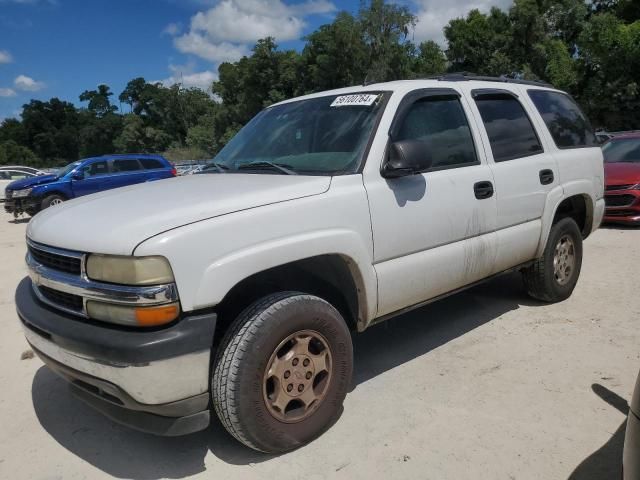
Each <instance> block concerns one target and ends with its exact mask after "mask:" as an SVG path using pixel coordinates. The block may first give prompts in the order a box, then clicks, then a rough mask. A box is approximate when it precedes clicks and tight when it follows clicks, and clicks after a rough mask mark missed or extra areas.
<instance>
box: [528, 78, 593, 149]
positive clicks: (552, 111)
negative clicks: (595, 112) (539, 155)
mask: <svg viewBox="0 0 640 480" xmlns="http://www.w3.org/2000/svg"><path fill="white" fill-rule="evenodd" d="M529 97H531V100H532V101H533V103H534V105H535V106H536V108H537V109H538V111H539V112H540V115H542V119H543V120H544V123H545V124H546V125H547V128H548V129H549V132H550V133H551V136H552V137H553V141H554V142H555V143H556V146H557V147H558V148H580V147H595V146H597V142H598V141H597V138H596V136H595V134H594V133H593V129H592V128H591V124H590V123H589V120H587V118H586V117H585V116H584V114H583V113H582V111H581V110H580V107H578V105H576V103H575V102H574V101H573V99H572V98H571V97H570V96H569V95H565V94H564V93H559V92H549V91H546V90H529Z"/></svg>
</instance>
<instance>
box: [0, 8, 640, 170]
mask: <svg viewBox="0 0 640 480" xmlns="http://www.w3.org/2000/svg"><path fill="white" fill-rule="evenodd" d="M407 3H408V2H398V4H395V3H392V2H391V1H389V0H367V1H365V0H363V1H362V3H361V6H360V9H359V10H358V12H357V13H356V14H351V13H348V12H340V13H338V14H337V15H336V16H335V18H334V19H333V21H332V22H330V23H328V24H326V25H322V26H320V27H319V28H318V29H317V30H316V31H314V32H312V33H310V34H309V35H308V36H307V37H306V38H305V42H306V43H305V45H304V47H303V49H302V51H301V52H299V53H298V52H296V51H293V50H281V49H279V48H278V46H277V45H276V43H275V40H274V39H273V38H265V39H262V40H259V41H258V42H257V43H256V45H255V46H254V47H253V50H252V53H251V55H249V56H246V57H243V58H241V59H240V60H238V61H237V62H233V63H223V64H221V65H220V66H219V68H218V74H219V75H218V81H216V82H214V83H213V84H212V85H211V89H210V92H205V91H202V90H199V89H194V88H184V87H182V86H181V85H172V86H168V87H167V86H163V85H162V84H160V83H149V82H147V81H146V80H145V79H144V78H143V77H137V78H134V79H132V80H131V81H129V83H127V85H126V87H125V88H124V90H123V91H122V92H121V93H120V95H119V96H118V99H119V101H120V102H121V104H124V105H125V108H124V110H125V112H118V108H117V107H116V106H115V105H113V104H112V98H113V95H114V94H113V92H111V89H110V87H109V86H108V85H99V86H98V87H97V89H96V90H85V91H84V92H82V94H81V95H80V97H79V98H80V101H81V102H86V107H85V108H80V109H78V108H76V107H75V106H74V105H73V104H71V103H69V102H65V101H61V100H59V99H57V98H52V99H50V100H48V101H39V100H31V101H30V102H29V103H28V104H26V105H24V106H23V111H22V120H21V121H20V120H16V119H5V120H4V121H3V122H2V123H1V124H0V164H3V163H25V164H31V165H34V164H38V165H45V166H46V165H53V164H60V163H65V162H68V161H70V160H75V159H77V158H79V157H86V156H97V155H102V154H106V153H112V152H165V153H166V154H167V155H168V156H169V157H170V158H171V159H174V160H187V159H199V158H210V157H211V156H213V155H215V154H216V153H217V152H218V151H219V150H220V149H221V148H222V147H223V146H224V145H225V144H226V143H227V142H228V141H229V140H230V139H231V138H232V137H233V135H235V133H236V132H237V131H238V130H239V129H240V128H241V127H242V125H244V124H245V123H246V122H247V121H248V120H249V119H250V118H251V117H253V116H254V115H255V114H256V113H258V112H259V111H260V110H262V109H263V108H265V107H267V106H269V105H272V104H273V103H276V102H279V101H281V100H284V99H287V98H291V97H294V96H298V95H303V94H307V93H312V92H318V91H324V90H329V89H334V88H340V87H345V86H350V85H360V84H363V83H372V82H374V81H387V80H394V79H403V78H420V77H427V76H433V75H439V74H442V73H445V72H447V71H448V72H459V71H468V72H473V73H477V74H481V75H493V76H500V75H507V76H513V77H517V78H525V79H541V80H545V81H548V82H550V83H552V84H553V85H555V86H556V87H558V88H560V89H563V90H566V91H568V92H570V93H571V94H572V95H573V96H574V97H575V98H576V99H577V100H578V102H579V103H580V105H581V106H582V108H583V109H584V110H585V111H586V113H587V114H588V115H589V117H590V118H591V119H592V121H593V123H594V124H595V125H596V126H598V127H603V128H608V129H616V130H618V129H635V128H640V80H638V79H639V78H640V2H638V0H514V3H513V4H512V6H511V7H510V8H509V9H508V10H506V11H503V10H500V9H498V8H492V9H491V10H490V11H489V12H487V13H483V12H480V11H479V10H471V11H469V12H468V13H467V15H465V16H463V17H461V18H455V19H452V20H451V21H450V22H449V23H448V24H447V25H445V26H444V34H445V38H446V40H447V44H446V47H444V46H441V45H438V44H437V43H435V42H433V41H425V42H422V43H420V44H419V45H416V44H414V43H413V42H412V41H411V40H410V39H411V33H412V31H413V28H414V27H415V25H416V21H417V20H416V18H415V16H414V15H413V14H412V13H411V12H410V11H409V10H408V8H407V7H406V6H404V5H406V4H407ZM443 48H444V50H443ZM210 93H213V97H212V96H211V95H210ZM189 157H191V158H189Z"/></svg>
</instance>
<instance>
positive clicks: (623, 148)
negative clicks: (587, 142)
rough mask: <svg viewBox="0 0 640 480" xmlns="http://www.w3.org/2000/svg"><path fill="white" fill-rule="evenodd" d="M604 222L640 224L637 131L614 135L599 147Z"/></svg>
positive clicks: (639, 136)
mask: <svg viewBox="0 0 640 480" xmlns="http://www.w3.org/2000/svg"><path fill="white" fill-rule="evenodd" d="M602 153H603V154H604V162H605V163H604V171H605V182H606V186H605V189H606V195H605V202H606V210H605V217H604V220H605V221H606V222H616V223H626V224H635V225H638V224H640V133H633V134H626V135H621V136H619V137H614V138H612V139H611V140H609V141H608V142H607V143H606V144H605V145H604V146H603V147H602Z"/></svg>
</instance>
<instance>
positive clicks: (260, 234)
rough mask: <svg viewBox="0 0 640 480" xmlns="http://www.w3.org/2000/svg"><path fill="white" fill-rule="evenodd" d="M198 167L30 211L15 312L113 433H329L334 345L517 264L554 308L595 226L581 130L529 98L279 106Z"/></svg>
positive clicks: (501, 88) (341, 356)
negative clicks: (215, 429) (114, 425)
mask: <svg viewBox="0 0 640 480" xmlns="http://www.w3.org/2000/svg"><path fill="white" fill-rule="evenodd" d="M209 167H210V168H206V169H204V170H203V172H201V173H200V174H198V175H188V176H185V177H180V178H179V179H177V180H175V181H172V182H170V183H165V184H162V185H160V184H157V183H150V184H146V185H142V186H139V187H136V188H135V189H134V188H128V189H126V188H125V189H120V190H118V191H117V192H105V193H103V194H101V195H100V196H99V197H94V198H92V199H87V200H83V199H79V200H75V201H73V202H69V203H68V204H66V205H65V204H63V205H62V206H60V207H58V208H55V209H51V210H48V211H45V212H42V213H40V214H38V215H37V216H36V217H35V218H33V219H32V220H31V222H30V223H29V225H28V228H27V243H28V255H27V259H26V261H27V266H28V269H29V272H30V276H31V278H30V279H29V278H26V279H24V280H23V281H22V282H21V283H20V284H19V286H18V288H17V292H16V306H17V310H18V315H19V317H20V319H21V321H22V324H23V326H24V333H25V335H26V337H27V340H28V341H29V343H30V344H31V346H32V347H33V350H34V351H35V352H36V353H37V354H38V355H39V356H40V357H41V358H42V359H43V360H44V362H45V363H46V364H47V365H48V366H49V367H50V368H51V369H53V370H55V371H57V372H59V373H61V374H62V375H63V376H64V377H65V378H66V379H67V380H69V381H70V382H71V385H72V387H73V390H74V391H75V392H76V394H77V395H78V396H80V397H81V398H82V399H84V400H85V401H86V402H88V403H89V404H90V405H92V406H93V407H94V408H96V409H98V410H99V411H101V412H103V413H105V414H106V415H107V416H109V417H111V418H112V419H114V420H116V421H118V422H121V423H124V424H127V425H130V426H132V427H134V428H137V429H140V430H144V431H148V432H152V433H156V434H160V435H182V434H186V433H190V432H194V431H197V430H202V429H204V428H206V427H207V425H209V422H210V416H211V411H212V408H211V407H213V411H215V413H216V414H217V415H218V417H219V418H220V420H221V421H222V424H223V425H224V426H225V428H226V429H227V430H228V431H229V432H230V433H231V434H232V435H233V436H234V437H235V438H236V439H238V440H239V441H240V442H242V443H244V444H245V445H247V446H249V447H251V448H253V449H256V450H260V451H263V452H285V451H289V450H292V449H294V448H297V447H299V446H301V445H304V444H305V443H307V442H309V441H311V440H312V439H314V438H315V437H317V436H318V435H320V434H321V433H322V432H323V431H324V430H326V429H327V428H328V426H329V425H331V423H332V422H333V421H335V420H336V419H337V417H338V416H339V414H340V410H341V406H342V403H343V400H344V398H345V395H346V394H347V392H348V391H349V389H350V387H351V381H352V372H353V351H352V343H351V336H350V330H351V331H359V332H361V331H363V330H365V329H367V328H368V327H369V326H371V325H373V324H375V323H377V322H381V321H383V320H386V319H388V318H391V317H393V316H396V315H398V314H401V313H403V312H406V311H408V310H410V309H413V308H417V307H419V306H422V305H424V304H425V303H428V302H432V301H435V300H437V299H439V298H441V297H443V296H446V295H449V294H451V293H453V292H456V291H458V290H461V289H463V288H466V287H469V286H471V285H474V284H476V283H478V282H480V281H482V280H485V279H488V278H491V277H492V276H494V275H497V274H500V273H503V272H507V271H514V270H520V271H521V272H522V274H523V278H524V283H525V285H526V288H527V291H528V293H529V294H530V295H531V296H532V297H534V298H536V299H539V300H542V301H545V302H558V301H562V300H564V299H566V298H568V297H569V296H570V295H571V293H572V291H573V289H574V287H575V286H576V283H577V281H578V277H579V275H580V268H581V263H582V254H583V250H582V242H583V240H584V239H585V238H586V237H588V236H589V235H590V233H591V232H592V231H594V230H595V229H597V228H598V226H599V225H600V221H601V219H602V215H603V212H604V198H603V197H604V172H603V161H602V151H601V149H600V148H599V146H598V145H597V142H596V139H595V136H594V134H593V132H592V130H591V128H590V126H589V123H588V121H587V120H586V119H585V117H584V116H583V114H582V113H581V111H580V110H579V108H578V107H577V105H576V104H575V103H574V102H573V100H572V99H571V97H569V96H568V95H567V94H565V93H563V92H561V91H558V90H554V89H552V88H549V87H546V86H544V85H543V84H540V83H532V82H518V81H507V80H504V79H496V80H495V81H492V80H489V79H486V78H484V79H483V80H477V79H474V78H473V77H465V76H460V75H455V76H444V77H441V78H440V79H432V80H413V81H399V82H390V83H382V84H375V85H368V86H357V87H350V88H345V89H340V90H334V91H330V92H322V93H316V94H313V95H309V96H305V97H301V98H295V99H292V100H287V101H284V102H281V103H278V104H276V105H272V106H270V107H268V108H266V109H265V110H264V111H262V112H261V113H259V114H258V115H257V116H256V117H255V118H254V119H253V120H251V121H250V122H249V123H248V124H247V125H246V126H245V127H244V128H242V130H241V131H240V132H239V133H238V134H237V135H236V136H235V137H234V138H233V139H232V140H231V141H230V142H229V143H228V144H227V145H226V146H225V147H224V148H223V149H222V150H221V151H220V153H219V154H218V155H217V156H216V157H215V158H214V159H213V160H212V162H211V163H210V165H209ZM69 232H73V234H72V235H71V234H69ZM425 381H426V380H425ZM431 387H432V388H437V383H434V384H432V385H431ZM402 401H403V399H401V398H398V409H399V410H401V409H402ZM389 414H390V415H393V414H394V412H389Z"/></svg>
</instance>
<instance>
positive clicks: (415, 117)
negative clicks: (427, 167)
mask: <svg viewBox="0 0 640 480" xmlns="http://www.w3.org/2000/svg"><path fill="white" fill-rule="evenodd" d="M393 140H394V141H401V140H417V141H419V142H422V143H424V145H425V152H428V154H429V155H430V156H431V158H432V159H433V164H432V167H431V169H432V170H435V169H442V168H452V167H459V166H464V165H473V164H476V163H478V159H477V156H476V150H475V146H474V144H473V138H472V137H471V130H470V128H469V123H468V122H467V117H466V116H465V114H464V110H463V109H462V105H460V100H459V99H458V98H457V97H445V98H443V97H426V98H423V99H420V100H418V101H417V102H416V103H414V104H413V105H412V106H411V108H410V109H409V111H408V112H407V114H406V116H405V117H404V119H403V121H402V124H401V126H400V129H399V130H398V133H397V134H396V135H395V136H394V139H393Z"/></svg>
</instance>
